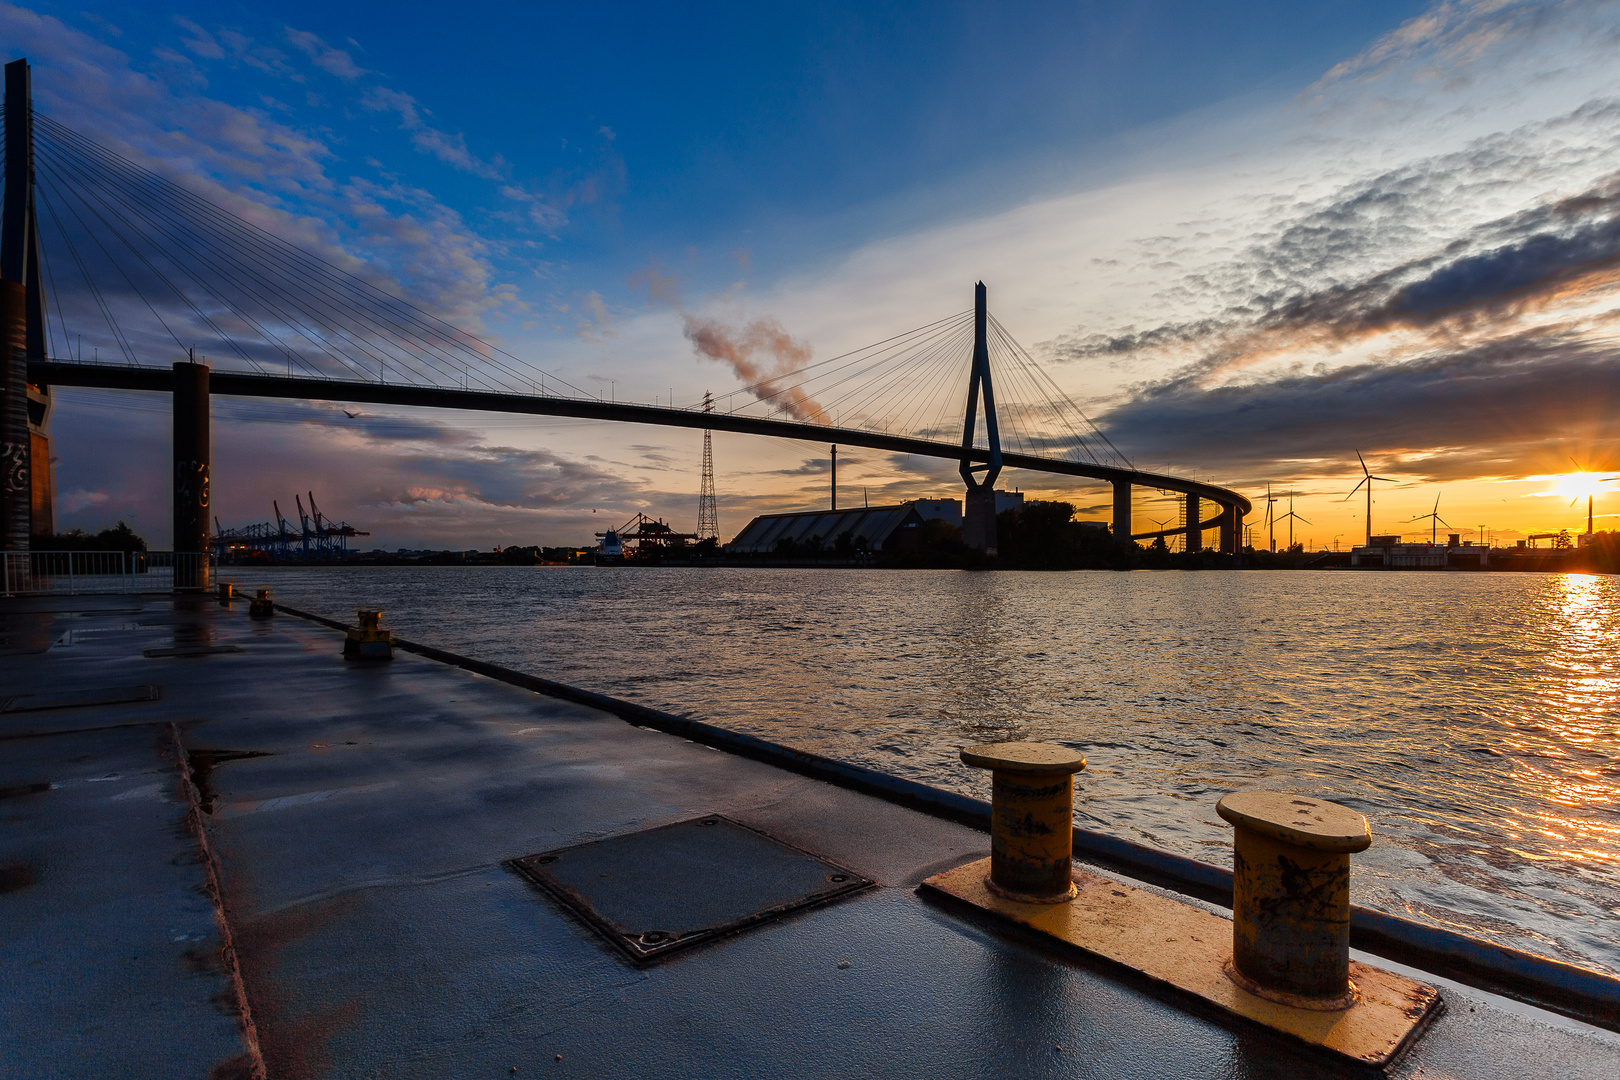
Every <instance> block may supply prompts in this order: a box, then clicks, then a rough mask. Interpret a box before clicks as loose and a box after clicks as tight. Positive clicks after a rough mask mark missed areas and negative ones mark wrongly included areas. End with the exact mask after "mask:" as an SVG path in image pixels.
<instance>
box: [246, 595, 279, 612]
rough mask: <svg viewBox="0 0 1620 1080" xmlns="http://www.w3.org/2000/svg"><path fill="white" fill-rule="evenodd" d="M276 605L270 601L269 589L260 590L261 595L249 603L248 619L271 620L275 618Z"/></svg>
mask: <svg viewBox="0 0 1620 1080" xmlns="http://www.w3.org/2000/svg"><path fill="white" fill-rule="evenodd" d="M275 613H276V605H275V604H274V603H273V602H272V601H271V599H270V590H269V589H260V590H259V594H258V595H257V596H255V597H254V598H253V599H252V600H251V601H250V602H249V603H248V617H249V618H252V619H269V618H272V617H274V616H275Z"/></svg>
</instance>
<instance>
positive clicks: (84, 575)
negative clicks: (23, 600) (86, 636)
mask: <svg viewBox="0 0 1620 1080" xmlns="http://www.w3.org/2000/svg"><path fill="white" fill-rule="evenodd" d="M0 579H3V580H0V585H3V588H0V595H4V596H47V595H60V596H79V595H83V594H87V593H140V592H171V591H173V590H176V589H181V590H184V589H207V588H209V587H210V586H212V584H213V581H214V557H213V555H211V554H207V553H199V552H189V551H136V552H122V551H5V552H0Z"/></svg>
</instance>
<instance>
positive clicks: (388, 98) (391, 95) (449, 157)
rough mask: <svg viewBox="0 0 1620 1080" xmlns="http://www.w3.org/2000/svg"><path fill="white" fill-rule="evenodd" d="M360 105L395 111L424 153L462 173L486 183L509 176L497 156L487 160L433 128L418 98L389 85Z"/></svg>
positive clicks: (462, 141)
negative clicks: (476, 177)
mask: <svg viewBox="0 0 1620 1080" xmlns="http://www.w3.org/2000/svg"><path fill="white" fill-rule="evenodd" d="M360 105H361V107H362V108H365V109H367V110H369V111H371V112H393V113H395V114H397V115H398V116H399V126H400V129H401V130H402V131H407V132H409V133H410V136H411V144H412V145H413V146H415V147H416V148H417V149H418V150H420V151H422V152H423V153H425V154H431V155H432V156H434V157H436V158H438V159H439V160H440V161H442V162H444V163H445V164H446V165H449V166H451V167H453V168H456V169H460V170H461V171H462V172H468V173H472V174H473V175H474V176H481V177H483V178H484V179H486V180H499V179H501V178H502V177H503V176H505V175H506V172H507V165H506V161H505V160H504V159H503V158H502V157H501V156H500V155H499V154H497V155H496V156H495V157H494V159H492V160H490V161H485V160H483V159H482V158H479V157H477V156H475V155H474V154H473V153H472V152H471V151H469V150H468V149H467V140H466V137H465V136H463V135H461V134H459V133H458V134H455V135H451V134H449V133H448V132H444V131H440V130H439V129H438V128H435V127H431V126H430V125H429V124H428V123H427V121H426V120H425V119H424V118H423V110H422V109H421V107H420V106H419V105H418V104H417V101H416V99H415V98H413V97H412V96H411V95H409V94H405V93H401V92H400V91H398V90H390V89H389V88H388V87H386V86H374V87H371V88H370V89H369V90H367V91H366V92H365V94H364V95H362V96H361V98H360Z"/></svg>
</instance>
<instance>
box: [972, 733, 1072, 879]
mask: <svg viewBox="0 0 1620 1080" xmlns="http://www.w3.org/2000/svg"><path fill="white" fill-rule="evenodd" d="M962 761H963V762H964V763H965V764H968V765H972V766H973V767H974V768H976V769H989V770H990V776H991V780H990V791H991V795H990V876H989V877H987V878H985V885H986V886H988V887H989V889H990V891H992V892H994V893H996V894H997V895H999V896H1004V897H1006V898H1007V899H1009V900H1022V901H1025V902H1027V903H1035V904H1061V903H1063V902H1064V901H1065V900H1070V899H1072V898H1073V897H1074V894H1075V888H1074V881H1073V880H1072V878H1071V874H1070V870H1071V868H1072V866H1073V859H1074V774H1075V773H1077V772H1079V771H1080V770H1082V769H1084V768H1085V767H1086V759H1085V756H1084V755H1082V754H1079V753H1077V752H1075V751H1073V750H1070V749H1069V748H1068V747H1065V746H1053V745H1051V744H1049V743H1029V742H1007V743H985V744H983V745H980V746H969V747H965V748H964V749H963V750H962Z"/></svg>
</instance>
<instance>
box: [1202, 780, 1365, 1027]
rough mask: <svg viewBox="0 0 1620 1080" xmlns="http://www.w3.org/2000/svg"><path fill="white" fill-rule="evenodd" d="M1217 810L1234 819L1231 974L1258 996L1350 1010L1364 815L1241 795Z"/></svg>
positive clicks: (1294, 798) (1292, 799) (1306, 801)
mask: <svg viewBox="0 0 1620 1080" xmlns="http://www.w3.org/2000/svg"><path fill="white" fill-rule="evenodd" d="M1215 810H1216V812H1217V813H1219V814H1220V815H1221V817H1223V818H1225V819H1226V820H1227V821H1229V822H1231V823H1232V825H1233V827H1234V830H1235V832H1236V837H1235V841H1234V844H1233V881H1232V959H1231V962H1230V963H1229V964H1228V965H1227V975H1228V976H1230V977H1231V979H1232V981H1233V982H1235V983H1237V984H1238V985H1239V986H1241V987H1243V988H1244V989H1245V990H1247V991H1249V992H1250V993H1252V994H1256V995H1258V996H1260V997H1263V998H1267V999H1269V1000H1272V1001H1277V1002H1281V1003H1283V1004H1285V1005H1293V1006H1295V1007H1298V1008H1304V1009H1320V1010H1336V1009H1347V1008H1349V1007H1350V1006H1351V1005H1353V1004H1355V1001H1356V988H1355V986H1354V984H1352V983H1351V982H1350V853H1351V852H1353V851H1365V850H1366V849H1367V847H1368V845H1370V844H1371V843H1372V830H1371V829H1369V828H1368V826H1367V819H1366V818H1364V817H1362V816H1361V815H1360V814H1358V813H1356V812H1355V811H1354V810H1352V809H1350V808H1349V807H1348V806H1340V805H1339V804H1337V803H1330V802H1324V801H1322V800H1321V799H1311V798H1307V797H1306V796H1303V795H1285V794H1280V793H1278V792H1271V791H1240V792H1234V793H1233V794H1231V795H1228V796H1226V797H1225V798H1223V799H1221V801H1220V802H1218V803H1216V804H1215Z"/></svg>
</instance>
